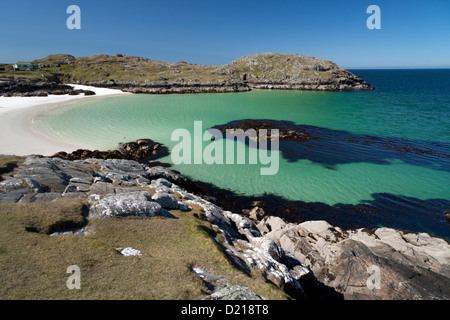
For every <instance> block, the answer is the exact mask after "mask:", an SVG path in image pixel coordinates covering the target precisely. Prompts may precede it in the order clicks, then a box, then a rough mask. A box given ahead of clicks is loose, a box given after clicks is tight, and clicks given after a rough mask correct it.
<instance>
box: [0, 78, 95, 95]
mask: <svg viewBox="0 0 450 320" xmlns="http://www.w3.org/2000/svg"><path fill="white" fill-rule="evenodd" d="M66 94H68V95H79V94H84V95H85V96H93V95H95V92H93V91H91V90H83V89H74V88H73V87H72V86H70V85H68V84H63V83H58V82H37V83H29V82H22V81H0V96H3V97H47V96H48V95H66Z"/></svg>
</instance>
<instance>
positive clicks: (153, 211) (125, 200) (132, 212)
mask: <svg viewBox="0 0 450 320" xmlns="http://www.w3.org/2000/svg"><path fill="white" fill-rule="evenodd" d="M90 199H91V198H90ZM150 199H151V197H150V194H149V193H147V192H132V193H121V194H117V195H112V196H107V197H105V198H103V199H100V200H98V201H96V202H95V203H93V204H92V205H91V210H90V212H91V214H92V215H96V216H119V217H127V216H146V217H153V216H157V215H160V214H161V213H162V208H161V205H160V204H159V203H156V202H153V201H150Z"/></svg>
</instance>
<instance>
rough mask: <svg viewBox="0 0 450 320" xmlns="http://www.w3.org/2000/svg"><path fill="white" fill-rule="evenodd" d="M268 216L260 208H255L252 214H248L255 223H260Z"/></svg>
mask: <svg viewBox="0 0 450 320" xmlns="http://www.w3.org/2000/svg"><path fill="white" fill-rule="evenodd" d="M265 215H266V213H265V212H264V210H263V209H262V208H260V207H254V208H253V209H252V210H250V212H249V213H248V216H249V217H250V219H252V220H253V221H260V220H261V219H262V218H264V216H265Z"/></svg>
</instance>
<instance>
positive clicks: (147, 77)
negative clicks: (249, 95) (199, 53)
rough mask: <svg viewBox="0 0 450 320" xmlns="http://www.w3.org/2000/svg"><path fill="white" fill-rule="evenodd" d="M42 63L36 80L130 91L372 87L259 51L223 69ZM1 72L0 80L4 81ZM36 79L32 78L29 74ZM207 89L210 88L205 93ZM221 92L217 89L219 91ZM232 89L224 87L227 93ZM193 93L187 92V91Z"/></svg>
mask: <svg viewBox="0 0 450 320" xmlns="http://www.w3.org/2000/svg"><path fill="white" fill-rule="evenodd" d="M33 63H34V64H37V65H39V67H40V75H37V74H36V78H35V79H29V80H30V81H38V80H42V81H45V80H43V78H45V79H57V80H59V81H61V82H64V83H80V84H91V85H96V86H119V87H121V88H122V89H124V90H127V91H132V92H150V93H151V92H154V93H166V92H158V91H161V89H163V90H165V91H171V90H175V89H177V88H178V89H180V88H185V89H186V88H190V87H192V88H194V87H197V90H200V91H202V89H199V88H202V87H203V89H204V91H208V90H210V89H211V88H215V90H219V91H220V88H219V87H222V88H233V89H232V90H234V91H245V90H251V89H253V88H260V89H298V90H370V89H373V88H372V87H371V86H370V85H368V84H367V83H366V82H364V81H363V80H362V79H360V78H358V77H357V76H355V75H354V74H352V73H351V72H349V71H347V70H345V69H342V68H340V67H338V66H337V65H336V64H335V63H333V62H330V61H326V60H323V59H319V58H315V57H308V56H303V55H299V54H278V53H261V54H253V55H249V56H245V57H242V58H239V59H236V60H234V61H232V62H231V63H229V64H226V65H221V66H209V65H198V64H192V63H187V62H183V61H180V62H176V63H166V62H160V61H154V60H150V59H147V58H142V57H134V56H126V55H122V54H116V55H113V56H110V55H105V54H101V55H94V56H89V57H79V58H75V57H74V56H71V55H68V54H52V55H49V56H47V57H45V58H42V59H38V60H35V61H33ZM1 75H2V74H1V72H0V78H1ZM31 75H32V74H31ZM206 88H209V89H206ZM218 88H219V89H218ZM227 90H228V89H226V90H225V89H224V91H227ZM188 91H189V90H188Z"/></svg>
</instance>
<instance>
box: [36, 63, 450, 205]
mask: <svg viewBox="0 0 450 320" xmlns="http://www.w3.org/2000/svg"><path fill="white" fill-rule="evenodd" d="M354 72H355V73H356V74H358V75H359V76H362V77H364V79H365V80H366V81H367V82H368V83H370V84H372V85H373V86H375V88H376V90H374V91H364V92H308V91H303V92H298V91H259V90H255V91H251V92H245V93H227V94H192V95H132V96H116V97H105V98H98V99H94V100H89V101H83V102H79V103H76V104H73V105H69V106H67V107H65V108H60V109H57V110H53V111H51V112H48V113H47V114H45V115H44V116H41V117H39V118H38V119H36V120H35V122H36V125H37V127H38V128H39V129H40V130H43V131H45V132H47V133H48V134H50V135H52V136H54V137H56V138H58V139H61V140H64V141H67V142H72V143H76V144H79V145H82V146H83V147H84V148H89V149H101V150H102V149H112V148H115V147H116V146H117V144H118V143H119V142H127V141H132V140H136V139H139V138H151V139H153V140H155V141H158V142H160V143H163V144H164V145H166V146H167V147H169V149H172V148H173V147H174V146H175V145H176V144H177V142H173V141H171V134H172V132H173V131H174V130H175V129H178V128H185V129H188V130H189V131H191V132H192V133H193V125H194V121H196V120H201V121H203V130H206V129H207V128H210V127H212V126H215V125H220V124H224V123H227V122H229V121H233V120H239V119H247V118H250V119H274V120H288V121H292V122H293V123H295V124H300V125H312V126H317V127H320V128H326V129H332V130H337V132H341V131H346V132H348V133H349V134H353V135H355V136H359V135H371V136H379V137H384V138H386V139H392V141H393V142H394V143H397V142H398V141H397V140H396V139H401V138H405V139H409V140H411V141H413V142H417V143H418V144H419V145H421V144H425V146H426V147H427V148H433V146H434V144H435V143H438V146H437V148H438V149H439V152H441V153H444V154H447V155H449V154H450V150H449V148H448V146H449V145H450V144H449V143H450V80H449V79H450V70H356V71H354ZM409 140H408V141H409ZM206 145H207V142H205V146H206ZM351 152H353V153H354V155H355V157H353V156H352V155H350V156H349V157H348V158H349V159H352V158H355V160H354V161H337V162H333V161H332V160H333V154H332V151H330V153H328V154H327V153H326V152H324V153H323V154H324V155H323V158H324V161H322V159H321V160H320V161H317V160H316V159H311V158H308V157H304V158H301V157H300V158H296V159H290V158H289V157H283V155H282V153H280V165H279V171H278V173H277V174H276V175H274V176H261V175H260V168H261V165H249V164H245V165H237V164H235V165H193V164H191V165H186V164H183V165H177V166H174V168H175V169H177V170H179V171H180V172H182V173H183V174H186V175H188V176H191V177H193V178H195V179H198V180H203V181H206V182H211V183H214V184H215V185H217V186H219V187H223V188H227V189H229V190H232V191H236V192H238V193H243V194H247V195H260V194H263V193H272V194H277V195H281V196H283V197H285V198H287V199H291V200H302V201H305V202H323V203H326V204H329V205H336V204H338V203H342V204H358V203H363V202H366V201H370V200H374V195H375V194H380V193H388V194H393V195H399V196H404V197H411V198H415V199H420V200H427V199H443V200H450V183H449V182H450V172H449V171H450V170H448V168H449V161H450V159H449V158H445V157H433V156H427V155H412V156H411V155H406V157H409V158H403V156H402V155H401V154H392V153H386V154H384V153H382V152H381V153H379V159H377V160H376V161H373V159H371V160H367V159H366V158H365V157H364V156H362V157H361V155H360V154H358V152H363V153H364V152H368V151H367V150H366V149H364V148H363V149H361V150H359V151H358V150H355V149H352V150H351ZM370 153H371V156H373V153H374V152H373V150H372V151H370ZM375 153H376V152H375ZM376 154H378V153H376ZM160 161H162V162H171V158H170V156H169V157H166V158H163V159H160ZM445 204H446V202H445ZM448 209H450V208H448Z"/></svg>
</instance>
